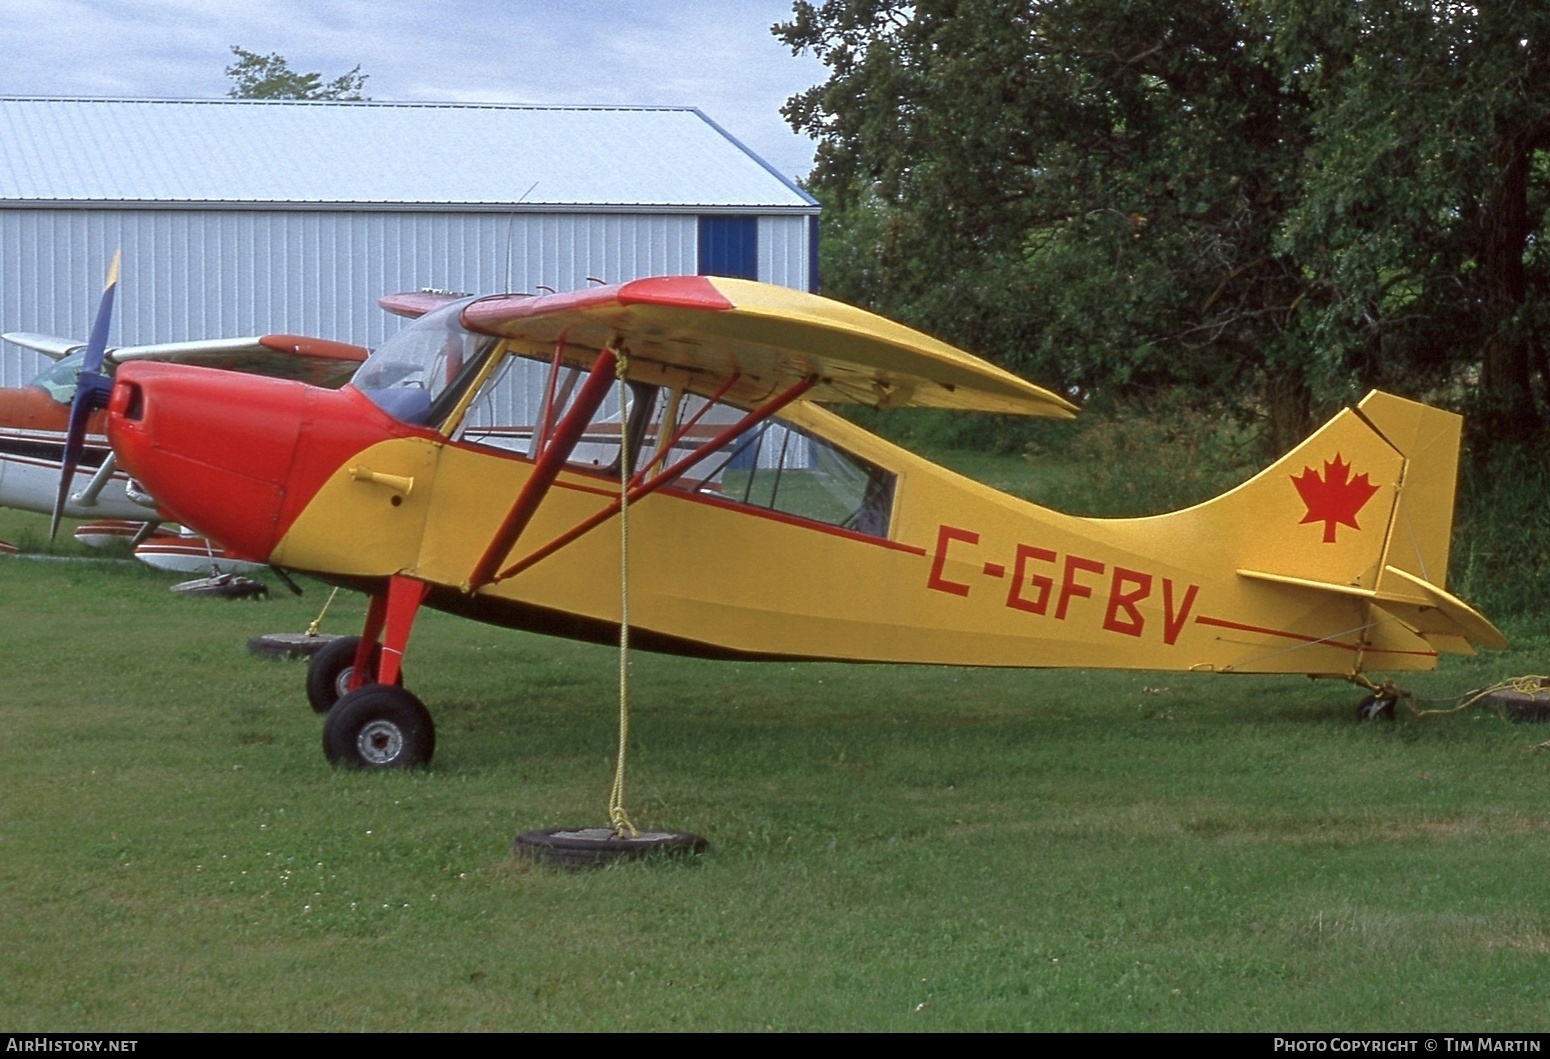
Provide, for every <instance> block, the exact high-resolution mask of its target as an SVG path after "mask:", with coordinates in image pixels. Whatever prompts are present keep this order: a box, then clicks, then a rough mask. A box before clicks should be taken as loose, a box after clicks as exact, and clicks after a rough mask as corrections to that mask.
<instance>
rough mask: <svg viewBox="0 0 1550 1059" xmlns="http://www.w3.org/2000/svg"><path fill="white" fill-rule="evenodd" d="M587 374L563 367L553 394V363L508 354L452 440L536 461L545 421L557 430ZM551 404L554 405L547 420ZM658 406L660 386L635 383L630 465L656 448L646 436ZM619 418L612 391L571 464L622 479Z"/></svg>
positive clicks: (629, 414) (627, 411) (628, 404)
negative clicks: (651, 447)
mask: <svg viewBox="0 0 1550 1059" xmlns="http://www.w3.org/2000/svg"><path fill="white" fill-rule="evenodd" d="M585 375H586V372H584V371H582V370H580V369H577V368H572V367H562V368H561V369H560V371H559V374H558V376H557V377H555V379H554V381H553V390H552V392H551V390H550V379H549V376H550V366H549V365H548V364H544V363H542V362H540V361H536V360H530V359H528V358H526V357H518V356H509V357H507V358H506V360H505V362H504V363H502V364H501V365H500V366H499V367H498V368H496V370H495V372H494V374H492V375H491V376H490V377H489V378H488V379H486V380H485V383H484V385H483V386H482V387H480V389H479V392H478V393H477V394H476V395H475V396H474V399H473V400H472V401H471V402H469V405H468V408H467V410H466V411H465V412H464V414H463V419H462V422H460V423H459V424H458V426H457V429H456V430H454V431H453V434H452V437H453V440H455V441H465V442H468V443H470V444H474V445H483V446H486V447H488V448H495V449H501V450H504V451H507V452H519V453H522V454H523V455H525V456H527V457H528V458H530V459H533V458H536V457H537V455H538V442H539V435H540V433H541V431H542V427H543V424H544V422H545V421H546V418H547V422H548V424H549V429H550V430H553V429H554V426H555V424H557V423H559V421H560V420H561V419H562V418H563V417H564V416H565V413H566V411H567V410H568V409H569V408H570V405H571V402H572V401H573V400H574V398H575V396H576V391H577V390H578V389H579V388H580V385H581V382H582V380H583V378H584V377H585ZM546 403H549V404H552V405H553V411H552V412H550V413H548V414H547V417H546V412H545V404H546ZM659 406H660V400H659V399H658V395H657V388H656V387H654V386H642V385H640V384H638V383H631V384H630V386H629V388H628V394H627V397H626V399H625V408H624V416H623V419H624V421H625V422H626V424H627V426H628V428H629V430H630V440H631V446H630V449H631V460H630V462H631V463H632V464H633V465H634V466H639V465H640V459H641V457H640V453H641V451H642V449H643V448H645V447H646V446H649V445H650V444H651V442H650V441H648V440H647V439H646V432H647V430H648V428H649V423H650V419H651V417H652V413H653V412H654V411H655V410H656V409H657V408H658V407H659ZM620 420H621V416H620V412H619V392H618V390H617V389H616V388H610V390H609V393H608V395H607V396H606V397H605V398H604V399H603V403H602V405H601V406H600V407H599V408H598V410H597V412H596V413H595V414H594V415H593V416H592V420H591V422H589V423H588V424H587V426H586V429H585V431H584V432H583V433H582V436H581V440H580V441H579V442H577V444H576V447H575V449H574V450H573V451H572V452H571V455H570V459H569V461H568V463H569V464H570V466H572V467H581V468H585V469H587V470H595V471H598V472H601V473H607V474H610V475H617V474H618V473H619V431H620Z"/></svg>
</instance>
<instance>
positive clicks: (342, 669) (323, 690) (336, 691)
mask: <svg viewBox="0 0 1550 1059" xmlns="http://www.w3.org/2000/svg"><path fill="white" fill-rule="evenodd" d="M360 642H361V638H360V637H359V636H340V637H338V638H336V639H335V640H334V641H333V642H332V643H330V644H329V645H328V646H326V647H324V648H323V649H322V650H321V651H319V652H317V653H316V654H314V655H313V656H312V661H310V662H308V663H307V703H308V704H309V705H310V706H311V707H312V712H314V713H327V712H328V711H329V710H331V709H333V706H334V703H336V702H338V701H339V700H340V699H342V698H344V695H345V692H347V691H349V690H350V677H351V676H352V675H354V673H355V648H356V645H357V644H359V643H360ZM381 661H382V645H381V644H378V645H377V646H376V647H374V648H372V651H371V671H372V674H373V675H375V674H376V672H377V665H378V664H379V663H380V662H381ZM394 683H395V684H397V685H398V686H399V687H403V684H404V671H403V670H402V669H400V670H399V671H398V679H397V680H396V681H394Z"/></svg>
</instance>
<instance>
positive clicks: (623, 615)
mask: <svg viewBox="0 0 1550 1059" xmlns="http://www.w3.org/2000/svg"><path fill="white" fill-rule="evenodd" d="M614 357H615V359H614V377H615V378H617V379H618V380H619V757H618V759H617V761H616V762H615V764H614V788H613V791H612V792H611V793H610V794H609V795H608V820H609V823H610V824H612V825H613V829H614V836H615V837H616V838H624V837H626V836H628V837H630V838H635V837H636V836H637V835H639V834H640V832H639V831H637V830H636V829H635V825H634V824H633V823H631V822H630V816H629V814H628V813H626V812H625V811H624V752H625V747H626V746H628V745H629V742H630V424H629V417H628V416H626V415H625V406H626V399H627V397H628V392H629V388H628V387H627V386H626V385H625V377H626V376H627V375H628V374H629V360H628V358H627V357H626V356H625V352H624V350H623V349H616V350H615V351H614Z"/></svg>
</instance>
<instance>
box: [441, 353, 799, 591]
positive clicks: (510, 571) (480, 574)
mask: <svg viewBox="0 0 1550 1059" xmlns="http://www.w3.org/2000/svg"><path fill="white" fill-rule="evenodd" d="M605 358H606V363H605ZM612 364H614V354H612V352H609V350H603V354H601V355H600V357H598V363H597V364H594V366H592V374H591V375H589V377H587V381H586V385H584V386H583V388H581V394H578V395H577V400H575V405H572V409H570V412H567V414H566V419H564V422H561V423H560V425H558V426H556V428H555V434H553V440H552V442H550V443H549V445H547V447H546V448H544V453H543V454H541V456H539V457H538V462H536V464H535V465H533V474H532V478H529V479H527V484H525V485H524V487H522V492H521V493H519V495H518V498H516V502H515V504H513V505H512V512H510V513H508V515H507V518H505V521H504V523H502V524H501V529H499V530H498V532H496V535H494V538H493V540H491V541H490V547H487V549H485V554H484V555H482V557H480V560H479V563H477V566H474V572H473V574H471V575H470V578H468V585H467V586H465V589H463V591H467V592H476V591H479V589H480V588H484V586H485V585H491V583H499V581H504V580H507V578H510V577H516V575H518V574H521V572H522V571H525V569H529V567H530V566H533V564H536V563H539V561H543V560H546V558H549V557H550V555H553V554H555V552H558V550H560V549H561V547H564V546H566V544H570V543H572V541H575V540H578V538H580V536H583V535H586V533H589V532H591V530H594V529H597V527H598V526H601V524H603V523H606V521H608V519H611V518H614V516H615V515H618V510H620V507H622V505H623V504H622V501H618V499H615V501H612V502H611V504H609V505H608V507H605V509H603V510H600V512H597V513H595V515H592V516H589V518H586V519H583V521H580V523H577V524H575V526H574V527H570V529H569V530H566V532H564V533H561V535H560V536H556V538H555V540H552V541H549V543H547V544H544V546H543V547H539V549H538V550H535V552H530V554H529V555H527V557H524V558H521V560H518V561H516V563H513V564H510V566H507V567H505V569H504V571H501V572H499V574H494V567H496V564H498V563H499V561H501V558H502V557H504V555H508V554H510V552H512V547H515V546H516V541H518V538H519V536H521V533H522V530H524V529H525V527H527V523H529V521H530V519H532V516H533V512H536V510H538V504H539V502H541V501H543V499H544V496H546V495H547V493H549V488H550V487H552V485H553V481H555V476H556V474H558V473H560V465H561V464H564V461H566V457H567V456H569V454H570V451H572V450H574V448H575V445H577V442H578V440H580V437H581V428H583V426H584V425H586V422H587V420H589V419H591V417H592V412H594V411H597V405H598V403H601V397H598V398H597V400H595V402H589V398H587V392H589V391H591V388H592V385H594V381H595V380H597V378H598V375H600V369H601V378H603V383H601V386H603V389H606V388H608V375H609V372H611V371H612ZM733 381H736V378H733V380H729V383H727V385H725V386H722V389H721V391H719V392H718V394H716V395H718V397H719V395H721V394H724V392H725V391H727V389H729V388H730V386H732V383H733ZM817 381H818V378H817V375H809V377H808V378H803V380H801V381H798V383H794V385H792V386H787V388H786V389H783V391H781V392H780V394H777V395H775V397H772V398H770V400H767V402H764V403H763V405H760V406H758V408H756V409H753V411H752V412H749V414H747V416H744V417H742V419H739V420H738V422H736V423H732V425H730V426H727V428H724V429H721V431H718V433H716V434H715V436H713V437H710V439H707V440H705V442H704V443H702V445H699V447H698V448H694V451H691V453H690V454H688V456H685V457H682V459H680V461H677V462H676V464H673V465H670V467H667V468H663V470H662V471H659V473H657V474H653V476H651V478H646V473H648V471H649V470H651V467H653V465H654V464H656V461H648V464H646V467H643V468H642V470H640V471H637V473H636V474H634V476H632V478H631V482H629V488H628V493H626V498H628V502H631V504H634V502H636V501H637V499H640V498H643V496H648V495H651V493H654V492H657V490H659V488H662V487H663V485H667V484H668V482H673V481H676V479H677V478H680V476H682V474H684V473H685V471H688V470H690V468H693V467H694V465H698V464H701V462H702V461H705V459H707V457H710V456H711V454H713V453H715V451H716V450H718V448H721V447H722V445H725V443H727V442H729V440H732V439H733V437H736V436H738V434H742V433H744V431H747V429H750V428H753V426H756V425H758V423H763V422H764V420H767V419H769V417H772V416H773V414H775V412H778V411H780V409H783V408H786V405H789V403H792V402H794V400H797V398H798V397H801V395H803V394H806V392H808V391H809V389H812V388H814V386H815V385H817ZM583 405H589V408H584V409H583ZM708 406H710V405H708V403H707V406H705V408H708ZM578 411H586V416H584V417H583V419H581V422H580V425H577V426H575V428H574V429H572V426H570V423H572V419H574V417H575V416H577V412H578ZM704 411H705V409H701V414H704ZM696 422H699V416H694V417H693V419H690V420H688V422H687V423H684V426H680V428H679V429H677V433H676V434H674V437H673V440H671V442H670V443H668V445H667V447H663V450H662V451H663V453H667V451H671V447H673V445H676V443H677V442H679V440H682V437H684V436H685V434H688V431H690V429H691V428H693V426H694V423H696Z"/></svg>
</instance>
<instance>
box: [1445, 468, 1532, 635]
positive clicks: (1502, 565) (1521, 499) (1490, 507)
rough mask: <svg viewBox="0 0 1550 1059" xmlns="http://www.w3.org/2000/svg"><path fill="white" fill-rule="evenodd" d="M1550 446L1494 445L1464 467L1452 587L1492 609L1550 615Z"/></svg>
mask: <svg viewBox="0 0 1550 1059" xmlns="http://www.w3.org/2000/svg"><path fill="white" fill-rule="evenodd" d="M1547 496H1550V452H1546V451H1544V450H1543V449H1540V448H1517V447H1512V448H1506V447H1496V448H1493V449H1491V450H1489V451H1488V452H1487V453H1486V454H1485V455H1484V456H1482V457H1481V458H1480V459H1478V460H1477V461H1475V463H1474V464H1473V465H1472V466H1466V467H1465V469H1464V474H1463V475H1462V476H1461V488H1460V491H1459V503H1458V515H1457V517H1456V518H1455V520H1454V530H1453V554H1452V560H1451V562H1450V564H1449V565H1450V567H1451V579H1450V581H1449V588H1450V590H1451V591H1452V592H1453V593H1454V594H1455V595H1457V596H1459V597H1460V598H1461V599H1465V600H1468V601H1469V603H1470V605H1472V606H1474V607H1476V608H1478V609H1479V610H1480V611H1481V612H1483V613H1485V614H1489V615H1503V614H1518V615H1538V616H1541V617H1550V518H1546V517H1545V513H1544V509H1545V498H1546V497H1547Z"/></svg>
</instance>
